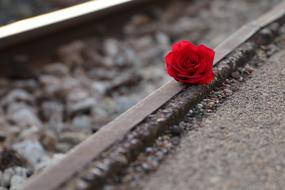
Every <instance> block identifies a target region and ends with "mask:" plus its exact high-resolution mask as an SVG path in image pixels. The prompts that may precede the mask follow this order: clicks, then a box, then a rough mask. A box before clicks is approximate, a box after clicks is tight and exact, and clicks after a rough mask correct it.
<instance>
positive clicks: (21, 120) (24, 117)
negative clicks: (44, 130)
mask: <svg viewBox="0 0 285 190" xmlns="http://www.w3.org/2000/svg"><path fill="white" fill-rule="evenodd" d="M8 118H9V121H11V122H13V123H15V124H16V125H19V126H22V127H31V126H36V127H40V128H41V127H42V122H41V121H40V120H39V118H38V117H37V116H36V114H35V113H34V112H32V111H31V110H30V109H29V108H23V109H19V110H17V111H15V112H14V113H12V114H9V115H8Z"/></svg>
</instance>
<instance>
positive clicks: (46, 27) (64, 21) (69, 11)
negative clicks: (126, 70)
mask: <svg viewBox="0 0 285 190" xmlns="http://www.w3.org/2000/svg"><path fill="white" fill-rule="evenodd" d="M146 1H148V0H108V1H106V0H95V1H88V2H85V3H81V4H78V5H75V6H72V7H68V8H64V9H60V10H58V11H53V12H50V13H46V14H42V15H39V16H35V17H32V18H27V19H24V20H20V21H17V22H14V23H11V24H8V25H4V26H2V27H1V26H0V50H1V49H3V48H6V47H8V46H11V45H15V44H17V43H21V42H25V41H27V40H30V39H33V38H36V37H40V36H43V35H47V34H49V33H51V32H54V31H57V30H61V29H64V28H67V27H71V26H74V25H76V24H78V23H82V22H86V21H89V20H90V19H94V18H96V17H100V16H104V15H107V14H109V13H111V12H114V11H115V10H119V9H122V8H124V7H125V8H126V6H128V7H129V6H131V5H135V4H137V3H142V2H146Z"/></svg>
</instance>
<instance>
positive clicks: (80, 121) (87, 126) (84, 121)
mask: <svg viewBox="0 0 285 190" xmlns="http://www.w3.org/2000/svg"><path fill="white" fill-rule="evenodd" d="M72 128H73V129H76V130H84V131H90V132H91V130H92V120H91V118H90V117H88V116H85V115H80V116H76V117H75V118H74V119H73V121H72Z"/></svg>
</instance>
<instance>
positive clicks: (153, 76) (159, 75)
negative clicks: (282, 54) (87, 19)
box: [0, 0, 278, 189]
mask: <svg viewBox="0 0 285 190" xmlns="http://www.w3.org/2000/svg"><path fill="white" fill-rule="evenodd" d="M277 2H278V1H277V0H276V1H269V0H267V1H266V0H262V1H257V0H254V1H253V0H252V1H247V0H242V1H239V2H237V1H234V0H230V1H226V0H214V1H206V0H201V1H193V2H192V3H189V1H183V0H180V1H174V0H172V1H169V4H168V5H167V6H165V7H150V8H149V9H148V10H147V11H145V12H144V13H143V14H138V15H135V16H133V17H132V18H130V20H129V22H128V23H127V24H126V25H125V26H124V27H123V30H122V31H120V35H119V36H120V37H119V38H118V37H114V36H103V37H102V36H94V37H92V38H91V39H86V40H77V41H74V42H72V43H70V44H66V45H65V46H63V47H61V48H59V49H58V51H57V52H58V53H57V57H56V58H55V61H54V62H53V63H51V64H49V65H47V66H45V67H44V68H41V69H39V71H38V77H37V78H35V79H26V80H9V79H7V78H0V106H1V107H0V123H1V125H0V126H1V130H0V141H1V153H0V164H1V165H0V169H1V173H0V186H1V187H2V188H3V189H17V188H18V187H19V186H20V185H19V184H22V183H23V182H24V181H25V180H26V179H27V178H28V177H29V176H31V175H33V174H36V173H38V172H40V171H42V170H43V169H44V168H45V167H47V166H48V165H51V164H53V163H55V162H56V161H57V160H59V159H61V158H63V157H64V155H65V153H66V152H67V151H69V150H70V149H71V148H72V147H74V146H75V145H77V144H78V143H80V142H81V141H83V140H85V139H86V138H87V137H88V136H90V135H91V134H93V133H95V132H96V131H98V130H99V129H100V127H102V126H103V125H104V124H106V123H107V122H109V121H111V120H112V119H113V118H114V117H116V116H117V115H118V114H120V113H122V112H123V111H125V110H126V109H128V108H129V107H130V106H132V105H134V104H135V103H136V102H138V101H139V100H140V99H142V98H143V97H145V96H146V95H148V94H149V93H150V92H152V91H154V90H155V89H156V88H158V87H159V86H161V85H162V84H164V83H165V82H166V81H168V80H169V77H168V76H167V75H166V74H165V70H164V63H163V59H162V58H163V57H164V54H165V53H166V51H168V49H169V47H170V45H171V43H172V42H174V41H177V40H179V39H188V40H191V41H194V42H197V43H200V42H203V43H206V44H207V45H209V46H211V47H214V46H216V45H217V44H218V43H219V42H221V41H222V40H223V39H224V38H225V37H227V36H228V35H229V34H231V33H232V32H233V31H234V30H236V29H237V28H238V27H240V26H241V25H242V24H244V23H245V22H246V21H248V20H251V19H253V18H256V17H258V16H259V15H260V14H262V13H264V12H265V10H268V9H269V8H270V7H271V6H273V5H274V4H275V3H277ZM181 10H184V11H181ZM2 163H5V164H2ZM15 176H16V177H15ZM1 187H0V188H1Z"/></svg>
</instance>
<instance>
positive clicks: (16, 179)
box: [10, 175, 27, 190]
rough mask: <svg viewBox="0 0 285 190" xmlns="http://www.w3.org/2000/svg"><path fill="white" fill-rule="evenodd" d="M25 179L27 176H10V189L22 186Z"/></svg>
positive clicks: (18, 188)
mask: <svg viewBox="0 0 285 190" xmlns="http://www.w3.org/2000/svg"><path fill="white" fill-rule="evenodd" d="M26 180H27V178H25V177H23V176H19V175H14V176H13V177H12V178H11V182H10V183H11V187H10V190H20V189H21V188H22V187H23V184H24V183H25V181H26Z"/></svg>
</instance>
